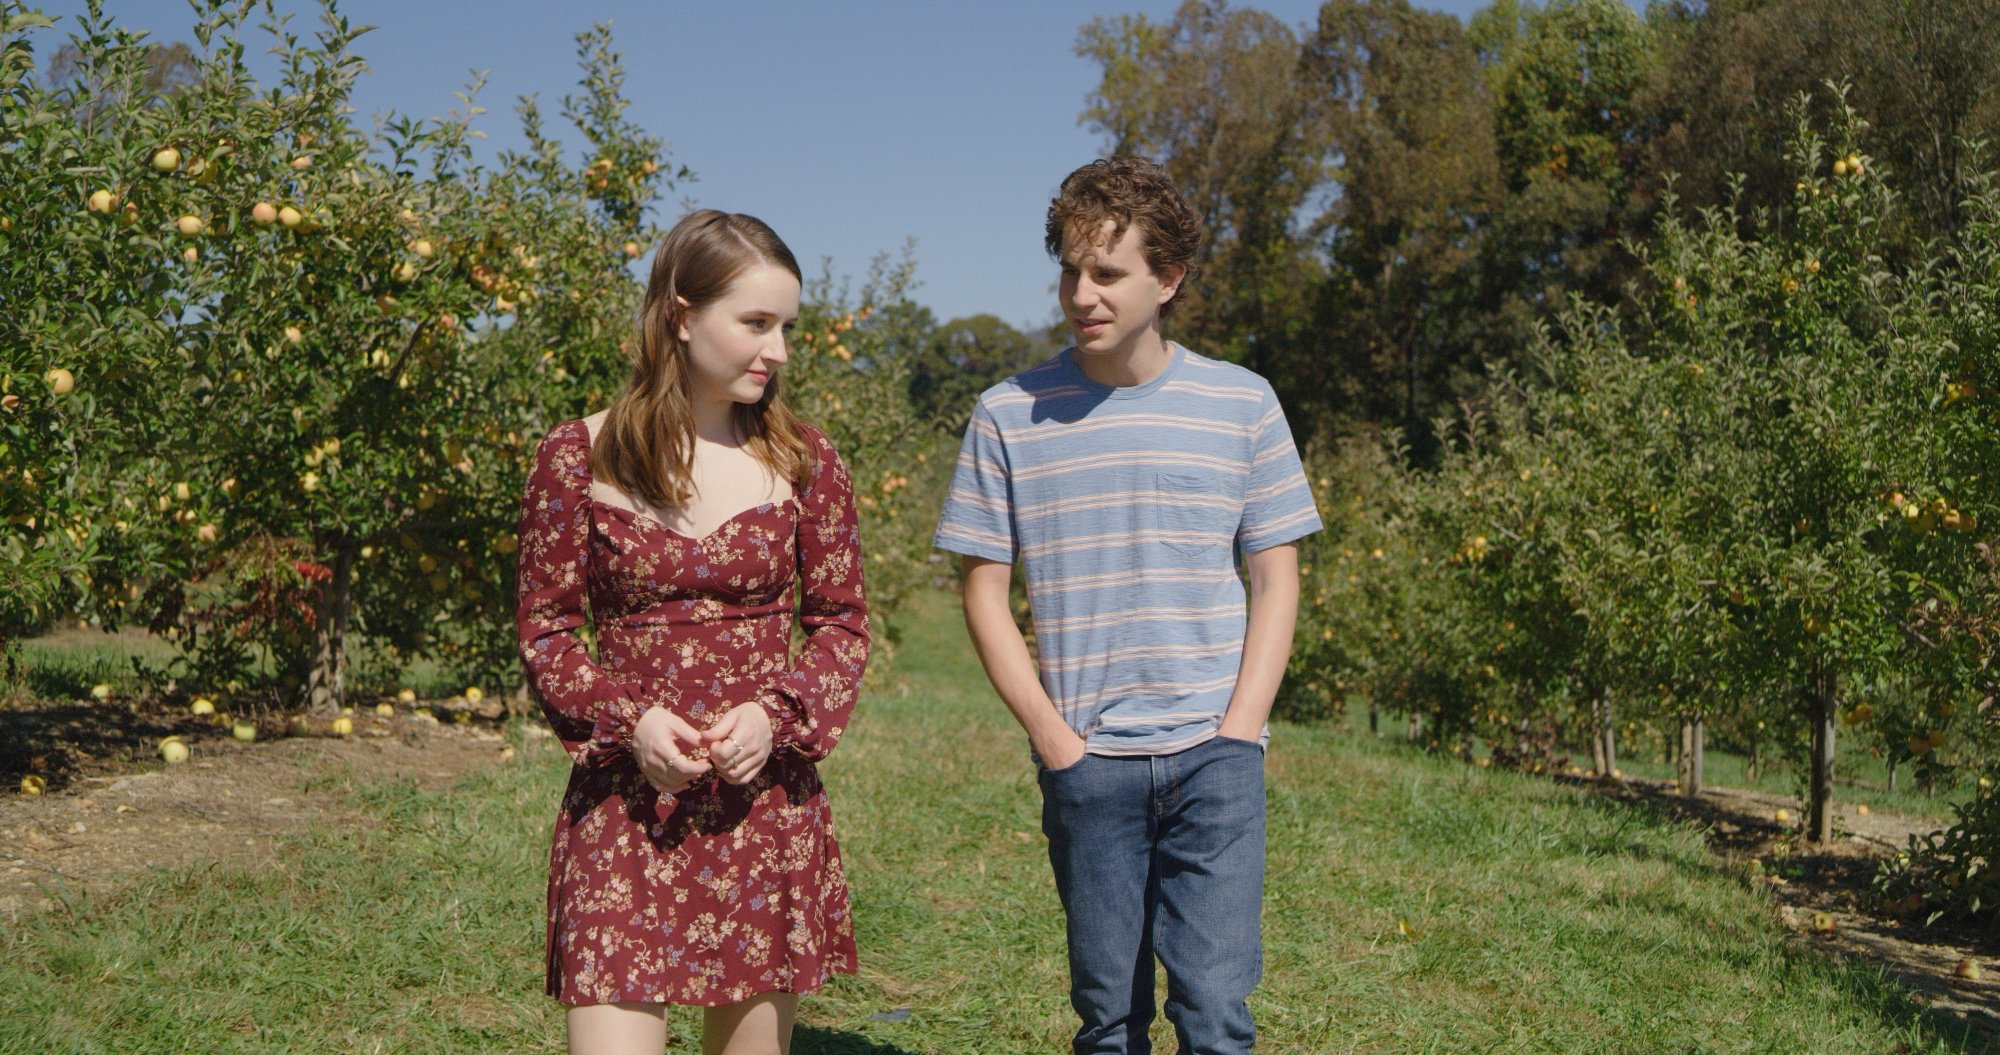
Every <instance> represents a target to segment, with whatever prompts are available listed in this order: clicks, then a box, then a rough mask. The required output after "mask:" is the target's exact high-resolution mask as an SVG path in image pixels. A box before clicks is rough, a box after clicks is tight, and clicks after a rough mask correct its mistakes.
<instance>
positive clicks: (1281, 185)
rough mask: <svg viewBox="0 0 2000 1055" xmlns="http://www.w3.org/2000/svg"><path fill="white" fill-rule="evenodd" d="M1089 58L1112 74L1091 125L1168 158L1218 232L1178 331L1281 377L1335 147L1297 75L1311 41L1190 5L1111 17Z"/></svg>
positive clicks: (1214, 2) (1095, 27) (1199, 1)
mask: <svg viewBox="0 0 2000 1055" xmlns="http://www.w3.org/2000/svg"><path fill="white" fill-rule="evenodd" d="M1077 54H1079V55H1081V56H1082V57H1084V58H1087V59H1091V60H1093V61H1095V62H1096V63H1097V64H1098V65H1099V66H1100V67H1102V69H1103V71H1104V74H1103V79H1102V81H1101V82H1100V83H1099V85H1098V87H1097V90H1096V91H1094V92H1092V93H1091V96H1090V99H1089V104H1088V105H1087V106H1086V108H1085V109H1084V112H1083V117H1082V122H1083V124H1085V125H1086V126H1088V127H1090V128H1092V129H1094V130H1096V131H1098V132H1100V133H1102V134H1103V135H1104V137H1105V139H1106V140H1108V145H1109V146H1110V148H1111V149H1112V151H1113V152H1116V153H1137V154H1145V155H1148V156H1150V157H1152V158H1154V159H1156V160H1158V161H1159V162H1160V163H1161V164H1163V165H1165V166H1166V168H1167V171H1168V172H1170V173H1172V174H1173V177H1174V179H1175V181H1176V182H1178V183H1179V184H1180V186H1181V189H1182V191H1183V193H1185V194H1186V195H1187V196H1188V200H1189V202H1190V203H1191V204H1192V205H1193V206H1194V208H1195V210H1196V212H1197V213H1198V214H1199V215H1200V216H1201V218H1202V221H1203V223H1204V224H1205V225H1206V227H1207V229H1208V236H1209V242H1208V245H1207V246H1205V247H1204V250H1203V255H1202V259H1201V264H1202V267H1203V269H1204V271H1206V272H1207V273H1210V274H1212V275H1214V276H1215V281H1212V282H1210V281H1201V280H1198V281H1196V282H1195V283H1194V284H1193V286H1192V287H1191V289H1190V291H1189V292H1190V295H1189V296H1188V297H1186V298H1185V303H1183V304H1181V305H1180V306H1179V307H1178V308H1177V309H1176V314H1175V318H1174V321H1173V327H1174V329H1175V331H1176V335H1177V336H1182V337H1185V338H1186V339H1187V340H1189V341H1190V342H1192V343H1196V344H1198V345H1200V346H1201V350H1202V351H1203V352H1205V353H1207V354H1210V355H1220V356H1223V357H1225V358H1230V359H1234V360H1238V361H1241V362H1243V363H1245V364H1246V365H1248V366H1250V367H1251V368H1252V369H1254V370H1257V371H1258V372H1260V373H1263V374H1266V375H1267V376H1269V375H1270V374H1271V373H1272V368H1273V365H1274V364H1275V363H1276V362H1277V361H1278V359H1279V358H1280V356H1281V354H1282V352H1283V350H1284V349H1286V348H1288V347H1290V346H1291V344H1292V343H1293V342H1295V341H1296V340H1298V339H1299V338H1301V337H1302V336H1303V331H1304V328H1305V321H1306V312H1305V311H1304V306H1305V303H1306V294H1307V290H1308V289H1310V287H1311V285H1312V284H1313V282H1314V280H1315V279H1316V277H1317V274H1318V272H1319V270H1320V267H1319V265H1318V264H1317V263H1316V262H1315V261H1314V260H1313V258H1312V254H1311V251H1310V243H1309V241H1308V239H1307V238H1306V236H1305V233H1304V232H1303V231H1302V230H1301V229H1300V225H1299V224H1298V223H1297V219H1298V216H1299V213H1300V209H1301V206H1302V205H1303V203H1304V202H1305V200H1306V198H1307V197H1308V196H1309V195H1311V194H1312V193H1313V192H1314V190H1315V189H1317V188H1318V187H1319V186H1320V185H1321V182H1322V178H1323V173H1322V171H1321V164H1322V157H1323V154H1324V151H1323V149H1322V147H1321V144H1320V141H1319V136H1320V125H1319V124H1318V122H1316V121H1315V120H1314V119H1313V118H1312V115H1311V113H1310V103H1311V99H1310V97H1309V96H1308V94H1307V93H1306V92H1305V91H1304V90H1302V85H1301V83H1300V80H1299V78H1298V76H1297V72H1298V65H1299V40H1298V36H1297V34H1295V33H1294V32H1293V31H1292V30H1291V28H1290V27H1288V26H1286V25H1285V24H1284V23H1283V22H1281V21H1279V20H1278V19H1277V18H1274V17H1272V16H1271V15H1268V14H1265V13H1263V12H1261V11H1253V10H1247V9H1243V10H1232V9H1230V8H1229V6H1228V5H1227V4H1226V3H1225V2H1223V0H1187V2H1186V3H1183V4H1182V5H1181V7H1180V9H1179V10H1178V11H1176V12H1175V13H1174V17H1173V19H1172V20H1170V21H1168V22H1165V23H1158V22H1153V21H1151V20H1149V19H1147V18H1145V17H1144V16H1137V15H1121V16H1119V17H1117V18H1100V19H1097V20H1095V21H1093V22H1091V23H1090V24H1088V25H1086V26H1084V27H1083V29H1082V31H1081V33H1080V35H1079V38H1078V42H1077Z"/></svg>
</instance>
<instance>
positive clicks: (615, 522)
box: [518, 421, 868, 1005]
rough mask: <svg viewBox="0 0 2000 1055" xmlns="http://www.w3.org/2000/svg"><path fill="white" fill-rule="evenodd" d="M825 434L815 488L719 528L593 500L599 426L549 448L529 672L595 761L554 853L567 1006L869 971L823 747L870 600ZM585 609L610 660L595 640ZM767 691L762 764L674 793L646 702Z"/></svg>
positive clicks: (849, 692)
mask: <svg viewBox="0 0 2000 1055" xmlns="http://www.w3.org/2000/svg"><path fill="white" fill-rule="evenodd" d="M806 440H807V443H808V446H809V447H810V448H811V451H812V457H811V459H810V461H811V469H810V471H809V474H808V478H807V479H806V481H805V482H804V484H803V485H802V486H800V487H799V488H798V493H797V495H796V496H794V497H793V498H788V499H786V500H785V501H783V502H779V503H775V504H771V503H767V504H765V505H760V506H756V507H753V508H751V509H746V510H744V511H743V512H741V513H738V514H737V515H735V516H734V517H731V518H730V519H729V520H727V521H725V522H724V523H723V525H722V526H721V527H719V528H716V529H715V530H714V531H712V532H710V533H709V534H708V535H707V536H706V537H704V538H701V539H692V538H688V537H687V536H685V535H681V534H679V533H677V532H674V531H672V530H670V529H668V528H666V527H665V526H663V525H661V524H660V523H658V522H657V521H655V520H653V519H651V518H649V517H647V516H645V515H643V514H640V513H635V512H632V511H630V510H627V509H624V508H622V507H619V506H614V505H609V504H606V503H603V502H599V501H596V500H594V499H592V498H591V496H590V480H591V477H590V436H589V433H588V431H586V428H585V426H584V423H583V422H581V421H569V422H564V423H563V424H561V425H558V426H556V427H555V428H554V429H553V430H551V431H550V432H549V434H548V436H547V438H546V439H544V440H543V441H542V444H541V447H540V448H539V449H538V450H537V451H536V453H535V466H534V470H533V472H532V474H531V475H530V476H529V478H528V485H527V490H526V493H525V495H524V496H523V497H522V500H521V524H520V542H521V547H520V608H519V620H518V622H519V629H520V641H521V658H522V660H523V661H524V662H525V663H526V666H527V672H528V677H529V682H530V685H531V687H532V689H533V691H534V693H535V694H536V696H537V697H538V698H539V699H540V700H541V702H542V707H543V710H544V711H545V712H546V713H547V715H548V718H549V724H550V725H551V726H553V727H554V729H555V733H556V735H557V736H558V737H559V738H561V740H562V743H563V746H564V747H566V748H567V749H568V750H569V754H570V757H571V758H572V759H574V761H575V765H574V767H573V768H572V769H571V771H570V778H569V787H568V790H567V791H566V792H565V793H564V795H563V801H562V809H561V811H560V812H559V813H558V814H557V816H556V825H555V848H554V851H553V853H552V854H551V857H550V861H549V932H548V991H549V994H550V995H551V996H554V997H556V998H557V999H559V1000H561V1001H562V1002H563V1003H565V1004H605V1003H614V1002H619V1001H644V1002H656V1003H657V1002H670V1003H678V1004H702V1005H716V1004H729V1003H736V1002H738V1001H741V1000H744V999H747V998H749V997H751V996H755V995H756V994H758V993H767V992H773V991H784V992H792V993H803V992H808V991H811V990H813V989H816V988H818V987H819V986H820V985H822V984H823V983H825V981H826V980H827V978H828V977H829V976H831V975H832V974H833V973H834V972H836V971H840V972H848V973H851V972H853V970H854V923H853V919H852V918H851V916H850V915H849V911H848V900H847V880H846V877H845V875H844V874H843V872H842V870H841V862H840V850H839V847H838V846H836V845H835V843H834V837H833V816H832V814H831V812H830V811H829V810H828V808H827V801H826V791H825V789H824V788H823V787H822V786H821V784H820V780H819V773H818V771H817V770H816V769H815V768H814V765H813V763H814V762H815V761H817V760H818V759H822V758H825V757H826V755H827V752H829V751H831V750H832V749H833V745H834V743H835V742H836V741H838V740H839V739H840V734H841V732H842V731H843V730H844V729H845V728H846V726H847V719H848V715H849V714H850V713H851V712H852V711H853V709H854V699H855V693H856V690H857V688H858V687H859V684H860V681H861V673H862V668H863V666H864V665H865V664H866V663H867V661H868V612H867V605H866V602H865V601H864V599H863V594H862V586H861V554H860V536H859V530H858V528H857V525H856V522H855V516H854V501H853V488H852V486H851V484H850V481H849V479H848V475H847V469H846V467H845V466H844V465H842V464H841V461H840V458H839V456H838V455H837V454H835V453H834V450H833V445H832V444H831V443H829V442H828V441H827V439H826V437H825V435H823V434H821V433H820V432H819V431H817V430H815V429H810V428H808V429H807V430H806ZM795 587H798V588H800V589H801V590H802V593H803V599H802V601H801V603H800V605H799V609H798V611H799V618H800V620H801V621H802V622H803V624H804V626H805V630H806V636H805V643H804V646H803V647H802V649H801V650H800V652H799V654H798V656H797V657H793V656H791V654H790V650H791V638H792V614H793V590H794V588H795ZM586 610H588V612H589V613H590V618H591V620H592V622H594V624H595V626H596V630H597V657H596V659H595V660H593V659H592V658H591V655H590V652H589V650H588V649H587V648H586V647H585V644H584V641H583V639H582V638H581V637H580V636H579V634H578V631H579V630H580V629H581V628H582V627H583V625H584V622H585V612H586ZM749 701H755V702H757V703H759V704H760V705H762V706H763V707H764V708H765V709H766V710H767V711H768V712H769V714H770V716H771V719H772V727H773V729H774V732H775V735H774V738H773V740H774V743H773V748H772V753H771V760H770V761H769V762H768V763H766V764H765V766H764V769H763V771H762V772H760V773H759V774H758V775H757V777H756V778H755V779H754V780H752V781H750V782H749V783H747V784H743V785H731V784H727V783H724V782H723V781H721V780H720V779H718V778H714V777H708V778H704V779H703V780H701V781H699V782H697V783H696V784H694V785H693V786H691V787H690V788H688V789H687V790H685V791H683V792H681V793H680V794H678V795H673V796H662V795H660V794H659V793H658V792H657V791H655V790H654V789H653V787H652V785H650V784H648V783H647V782H646V779H645V777H644V776H642V775H641V774H640V772H639V767H638V763H637V762H636V761H634V760H633V757H632V754H631V741H632V729H633V726H634V724H635V723H637V721H638V719H639V716H640V715H641V714H643V713H645V711H646V710H647V709H648V708H651V707H666V708H669V709H671V710H672V711H674V712H675V713H676V714H679V715H680V716H681V717H683V718H685V719H687V720H688V721H689V723H690V724H692V725H694V726H695V727H696V728H702V727H705V726H709V725H713V724H714V723H715V722H717V721H719V720H720V719H721V717H722V716H723V714H724V713H725V712H726V711H728V710H729V708H731V707H734V706H736V705H738V704H742V703H745V702H749Z"/></svg>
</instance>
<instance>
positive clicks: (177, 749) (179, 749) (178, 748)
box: [160, 736, 188, 766]
mask: <svg viewBox="0 0 2000 1055" xmlns="http://www.w3.org/2000/svg"><path fill="white" fill-rule="evenodd" d="M160 757H161V758H162V759H165V760H166V763H167V764H168V765H170V766H177V765H180V764H181V763H182V762H185V761H187V760H188V745H187V744H185V743H182V742H181V738H180V737H178V736H169V737H167V738H166V739H165V740H162V741H160Z"/></svg>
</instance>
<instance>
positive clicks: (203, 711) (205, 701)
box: [188, 696, 215, 717]
mask: <svg viewBox="0 0 2000 1055" xmlns="http://www.w3.org/2000/svg"><path fill="white" fill-rule="evenodd" d="M188 713H189V714H192V715H195V716H197V717H200V716H203V715H209V714H214V713H215V701H214V700H211V699H209V698H208V697H206V696H196V697H195V698H194V702H193V703H190V704H188Z"/></svg>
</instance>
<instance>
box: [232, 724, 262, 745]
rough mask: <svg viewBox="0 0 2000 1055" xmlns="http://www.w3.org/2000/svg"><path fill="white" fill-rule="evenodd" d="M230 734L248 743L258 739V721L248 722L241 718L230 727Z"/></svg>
mask: <svg viewBox="0 0 2000 1055" xmlns="http://www.w3.org/2000/svg"><path fill="white" fill-rule="evenodd" d="M229 735H231V736H233V737H235V738H236V739H238V740H241V741H243V742H244V743H246V744H247V743H249V742H250V741H252V740H255V739H257V723H255V722H246V721H243V720H242V719H240V718H239V719H237V721H236V724H235V725H233V726H231V727H230V729H229Z"/></svg>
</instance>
